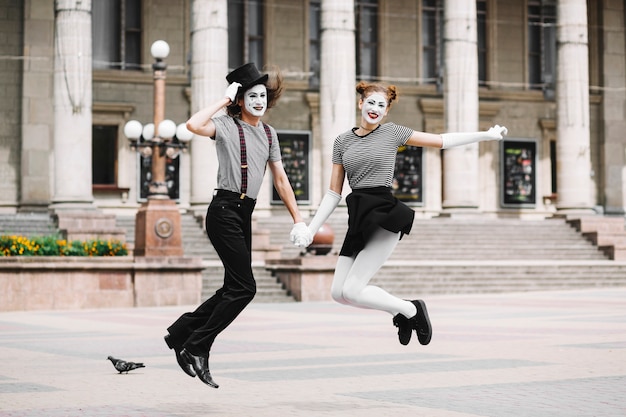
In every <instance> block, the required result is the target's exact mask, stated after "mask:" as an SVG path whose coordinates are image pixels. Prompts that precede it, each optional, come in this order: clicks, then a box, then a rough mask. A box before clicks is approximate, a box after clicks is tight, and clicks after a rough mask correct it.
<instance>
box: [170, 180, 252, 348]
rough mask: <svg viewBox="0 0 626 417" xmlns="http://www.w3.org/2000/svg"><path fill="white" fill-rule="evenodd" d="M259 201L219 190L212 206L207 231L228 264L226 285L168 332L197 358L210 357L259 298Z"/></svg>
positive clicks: (172, 342) (177, 345)
mask: <svg viewBox="0 0 626 417" xmlns="http://www.w3.org/2000/svg"><path fill="white" fill-rule="evenodd" d="M255 203H256V201H255V200H253V199H251V198H248V197H246V198H244V199H240V198H239V194H236V193H231V192H229V191H223V190H218V191H217V193H216V195H215V196H214V197H213V201H211V204H210V205H209V209H208V211H207V216H206V230H207V234H208V235H209V239H210V240H211V243H212V244H213V246H214V247H215V250H216V252H217V254H218V255H219V257H220V259H221V260H222V263H223V264H224V284H223V286H222V287H221V288H220V289H219V290H217V291H216V292H215V294H214V295H213V296H212V297H211V298H209V299H208V300H206V301H205V302H203V303H202V304H201V305H200V306H199V307H198V308H197V309H196V310H195V311H193V312H190V313H185V314H183V315H182V316H180V317H179V318H178V320H176V321H175V322H174V323H173V324H172V325H171V326H170V327H169V328H168V329H167V330H168V331H169V334H170V340H169V343H170V345H171V347H173V348H176V349H181V348H185V349H187V351H188V352H190V353H191V354H193V355H201V356H204V355H206V354H207V353H208V352H209V351H210V350H211V347H212V346H213V342H214V341H215V338H216V337H217V335H218V334H219V333H220V332H222V331H223V330H224V329H225V328H226V327H228V325H229V324H230V323H232V322H233V320H235V318H236V317H237V316H238V315H239V313H241V312H242V311H243V309H244V308H245V307H246V306H247V305H248V304H249V303H250V301H252V299H253V298H254V296H255V294H256V281H255V280H254V276H253V274H252V254H251V248H252V212H253V211H254V205H255Z"/></svg>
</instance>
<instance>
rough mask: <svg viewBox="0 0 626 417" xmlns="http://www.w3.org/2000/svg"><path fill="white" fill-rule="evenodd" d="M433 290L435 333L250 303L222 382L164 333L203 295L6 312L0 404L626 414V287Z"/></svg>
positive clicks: (448, 414) (380, 319)
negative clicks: (189, 365) (198, 371)
mask: <svg viewBox="0 0 626 417" xmlns="http://www.w3.org/2000/svg"><path fill="white" fill-rule="evenodd" d="M426 301H427V304H428V307H429V312H430V316H431V320H432V323H433V327H434V336H433V340H432V342H431V344H430V345H428V346H420V345H419V344H418V342H417V340H416V338H415V337H414V340H412V341H411V343H410V344H409V345H408V346H401V345H400V344H399V343H398V342H397V336H396V332H395V328H394V327H393V326H392V324H391V317H390V316H388V315H386V314H385V313H381V312H377V311H369V310H359V309H355V308H350V307H345V306H342V305H339V304H334V303H279V304H262V303H254V302H253V303H252V304H251V305H250V306H249V307H248V309H246V310H245V311H244V312H243V313H242V315H241V316H240V317H239V318H238V319H237V320H236V321H235V322H234V323H233V325H231V326H230V327H229V328H228V329H227V330H226V331H225V332H223V333H222V335H221V336H220V337H219V338H218V339H217V341H216V343H215V345H214V348H213V351H212V354H211V370H212V373H213V376H214V378H215V379H216V381H217V382H218V383H219V384H220V385H221V386H220V388H219V389H217V390H215V389H211V388H209V387H207V386H205V385H204V384H202V383H201V382H200V381H199V380H198V379H197V378H190V377H188V376H187V375H185V374H184V373H183V372H182V371H181V370H180V369H179V368H178V366H177V365H176V362H175V359H174V355H173V353H172V352H171V351H170V350H168V349H167V347H166V345H165V343H164V342H163V335H164V329H165V328H166V327H167V325H168V324H169V323H170V322H171V321H173V320H174V319H175V318H176V317H178V315H179V314H180V313H182V312H183V311H185V310H187V309H189V308H191V307H160V308H137V309H106V310H81V311H35V312H5V313H0V417H9V416H10V417H26V416H29V417H35V416H36V417H39V416H41V417H44V416H45V417H62V416H63V417H66V416H69V417H73V416H98V417H100V416H107V417H108V416H116V417H120V416H128V417H139V416H142V417H143V416H146V417H173V416H189V417H195V416H251V417H256V416H260V417H263V416H280V417H282V416H359V417H361V416H363V417H370V416H372V417H373V416H376V417H378V416H408V415H410V416H429V417H475V416H503V417H504V416H507V417H508V416H533V417H542V416H547V417H572V416H576V417H591V416H599V417H617V416H625V415H626V288H606V289H605V288H594V289H589V290H584V291H582V290H580V291H555V292H530V293H509V294H489V295H455V296H432V297H427V298H426ZM108 355H113V356H116V357H120V358H123V359H127V360H133V361H142V362H144V363H145V364H146V368H143V369H139V370H136V371H133V372H131V373H129V374H121V375H120V374H118V373H117V372H116V371H115V370H114V369H113V366H112V365H111V363H110V362H109V361H107V360H106V357H107V356H108Z"/></svg>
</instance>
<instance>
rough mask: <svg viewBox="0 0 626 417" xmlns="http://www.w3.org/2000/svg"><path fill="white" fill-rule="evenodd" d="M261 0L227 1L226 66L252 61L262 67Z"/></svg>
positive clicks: (235, 65)
mask: <svg viewBox="0 0 626 417" xmlns="http://www.w3.org/2000/svg"><path fill="white" fill-rule="evenodd" d="M263 36H264V19H263V0H239V1H232V0H231V1H229V2H228V66H229V68H237V67H240V66H242V65H243V64H245V63H248V62H253V63H254V64H255V65H256V66H257V68H259V69H261V68H263V66H264V64H265V56H264V51H263V47H264V38H263Z"/></svg>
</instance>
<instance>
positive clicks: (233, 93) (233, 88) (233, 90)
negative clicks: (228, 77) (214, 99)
mask: <svg viewBox="0 0 626 417" xmlns="http://www.w3.org/2000/svg"><path fill="white" fill-rule="evenodd" d="M239 87H241V84H239V83H236V82H235V83H231V84H230V85H229V86H228V87H227V88H226V92H225V93H224V97H227V98H229V99H230V102H231V103H234V102H235V97H237V91H239Z"/></svg>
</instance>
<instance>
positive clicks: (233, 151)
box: [213, 115, 281, 199]
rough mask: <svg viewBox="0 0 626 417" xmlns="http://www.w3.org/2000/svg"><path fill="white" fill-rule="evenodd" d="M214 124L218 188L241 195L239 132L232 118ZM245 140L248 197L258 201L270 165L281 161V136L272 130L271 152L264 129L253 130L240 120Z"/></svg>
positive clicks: (254, 128)
mask: <svg viewBox="0 0 626 417" xmlns="http://www.w3.org/2000/svg"><path fill="white" fill-rule="evenodd" d="M213 123H215V138H214V139H215V147H216V151H217V160H218V162H219V167H218V170H217V188H219V189H222V190H228V191H233V192H236V193H239V192H241V163H240V161H241V146H240V143H239V129H238V128H237V125H236V124H235V122H234V121H233V118H232V117H230V116H227V115H223V116H219V117H216V118H214V119H213ZM240 123H241V127H242V128H243V132H244V135H245V137H246V153H247V156H248V158H247V159H248V190H247V193H246V194H247V195H248V197H250V198H254V199H256V198H257V196H258V194H259V191H260V189H261V185H262V183H263V177H264V175H265V168H266V167H267V162H268V161H274V162H275V161H280V160H281V155H280V145H279V143H278V136H277V135H276V131H275V130H274V128H273V127H271V126H270V132H271V133H272V149H270V148H269V143H268V140H267V134H266V133H265V129H264V128H263V125H262V124H261V123H259V125H258V126H251V125H249V124H248V123H246V122H244V121H242V120H240Z"/></svg>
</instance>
